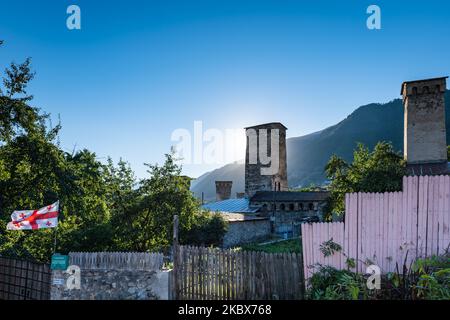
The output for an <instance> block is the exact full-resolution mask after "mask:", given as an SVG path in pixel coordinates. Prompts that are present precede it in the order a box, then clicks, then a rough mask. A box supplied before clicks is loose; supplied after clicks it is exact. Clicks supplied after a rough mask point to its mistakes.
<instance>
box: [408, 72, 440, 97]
mask: <svg viewBox="0 0 450 320" xmlns="http://www.w3.org/2000/svg"><path fill="white" fill-rule="evenodd" d="M447 78H448V76H446V77H437V78H428V79H419V80H410V81H404V82H403V83H402V87H401V89H400V94H401V95H403V92H404V90H405V86H406V85H408V84H411V83H420V82H428V81H436V80H445V79H447Z"/></svg>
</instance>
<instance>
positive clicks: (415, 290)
mask: <svg viewBox="0 0 450 320" xmlns="http://www.w3.org/2000/svg"><path fill="white" fill-rule="evenodd" d="M397 269H398V268H397ZM367 278H368V276H366V275H362V274H357V273H354V272H351V271H348V270H337V269H335V268H333V267H328V266H319V269H318V271H317V272H316V273H314V274H313V276H312V277H311V279H310V280H309V289H308V291H307V297H308V298H309V299H314V300H355V299H359V300H377V299H389V300H391V299H402V300H404V299H413V300H416V299H428V300H449V299H450V255H449V254H445V255H442V256H433V257H430V258H426V259H418V260H416V261H415V262H414V264H413V265H412V267H411V268H409V269H408V268H404V267H403V268H402V271H401V272H400V271H398V270H397V272H392V273H388V274H386V275H383V276H382V277H381V289H379V290H369V289H368V288H367V285H366V283H367Z"/></svg>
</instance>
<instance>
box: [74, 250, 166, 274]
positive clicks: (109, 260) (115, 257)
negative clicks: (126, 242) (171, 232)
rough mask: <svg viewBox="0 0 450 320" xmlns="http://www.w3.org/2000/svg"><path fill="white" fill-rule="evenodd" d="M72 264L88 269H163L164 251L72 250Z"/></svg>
mask: <svg viewBox="0 0 450 320" xmlns="http://www.w3.org/2000/svg"><path fill="white" fill-rule="evenodd" d="M69 259H70V264H73V265H77V266H79V267H80V268H81V269H86V270H106V269H114V270H147V271H149V270H155V271H156V270H161V268H162V266H163V259H164V256H163V254H162V253H148V252H70V253H69Z"/></svg>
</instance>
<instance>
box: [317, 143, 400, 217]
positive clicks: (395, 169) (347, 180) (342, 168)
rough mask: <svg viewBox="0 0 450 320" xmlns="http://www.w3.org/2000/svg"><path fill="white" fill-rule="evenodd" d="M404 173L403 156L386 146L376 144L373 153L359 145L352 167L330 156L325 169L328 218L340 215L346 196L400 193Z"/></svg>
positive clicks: (384, 144)
mask: <svg viewBox="0 0 450 320" xmlns="http://www.w3.org/2000/svg"><path fill="white" fill-rule="evenodd" d="M405 170H406V165H405V161H404V160H403V158H402V156H401V155H400V154H399V153H397V152H395V151H394V149H393V147H392V145H391V144H390V143H387V142H379V143H378V144H377V145H376V146H375V148H374V150H373V151H370V150H369V149H368V148H366V147H364V146H363V145H362V144H358V147H357V148H356V150H355V152H354V154H353V162H352V163H351V164H349V163H347V162H345V161H344V160H343V159H342V158H339V157H338V156H336V155H333V156H332V157H331V158H330V160H329V161H328V163H327V165H326V167H325V172H326V175H327V178H328V179H329V180H330V181H331V183H330V187H329V189H330V192H331V196H330V200H329V203H328V205H327V208H326V211H327V213H328V218H329V217H330V215H331V213H332V212H335V213H338V214H343V212H344V199H345V194H346V193H349V192H388V191H398V190H401V187H402V178H403V176H404V175H405V173H406V171H405Z"/></svg>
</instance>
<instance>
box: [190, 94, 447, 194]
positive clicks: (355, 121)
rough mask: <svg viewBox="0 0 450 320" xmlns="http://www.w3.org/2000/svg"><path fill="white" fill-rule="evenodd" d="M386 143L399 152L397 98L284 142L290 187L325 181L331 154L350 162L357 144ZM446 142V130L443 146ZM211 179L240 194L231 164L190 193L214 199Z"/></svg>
mask: <svg viewBox="0 0 450 320" xmlns="http://www.w3.org/2000/svg"><path fill="white" fill-rule="evenodd" d="M449 93H450V92H449V91H447V92H446V94H445V101H446V125H447V128H449V127H450V94H449ZM383 140H384V141H390V142H392V144H393V146H394V148H395V149H396V150H398V151H400V152H402V151H403V105H402V101H401V99H395V100H392V101H390V102H388V103H383V104H380V103H371V104H368V105H364V106H361V107H359V108H357V109H356V110H355V111H354V112H352V113H351V114H350V115H349V116H348V117H347V118H345V119H344V120H342V121H341V122H339V123H338V124H336V125H334V126H331V127H328V128H326V129H324V130H321V131H317V132H314V133H311V134H308V135H305V136H301V137H294V138H289V139H288V140H287V164H288V180H289V186H290V187H297V186H308V185H310V184H312V183H314V184H322V183H324V182H325V175H324V172H323V169H324V167H325V164H326V163H327V162H328V160H329V158H330V157H331V155H332V154H337V155H338V156H341V157H343V158H344V159H346V160H347V161H348V160H350V159H352V156H353V151H354V149H355V147H356V144H357V143H358V142H361V143H363V144H365V145H366V146H368V147H370V148H373V147H374V146H375V144H376V143H377V142H378V141H383ZM449 142H450V137H449V130H447V143H449ZM215 180H232V181H233V189H232V195H233V196H235V194H236V192H242V191H244V164H243V163H232V164H228V165H225V166H224V167H222V168H219V169H216V170H214V171H211V172H207V173H205V174H203V175H202V176H200V177H199V178H198V179H197V180H196V181H194V182H193V184H192V191H193V192H194V193H195V195H196V196H198V197H201V193H202V192H204V197H205V200H207V201H212V200H214V199H215V185H214V181H215Z"/></svg>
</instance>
